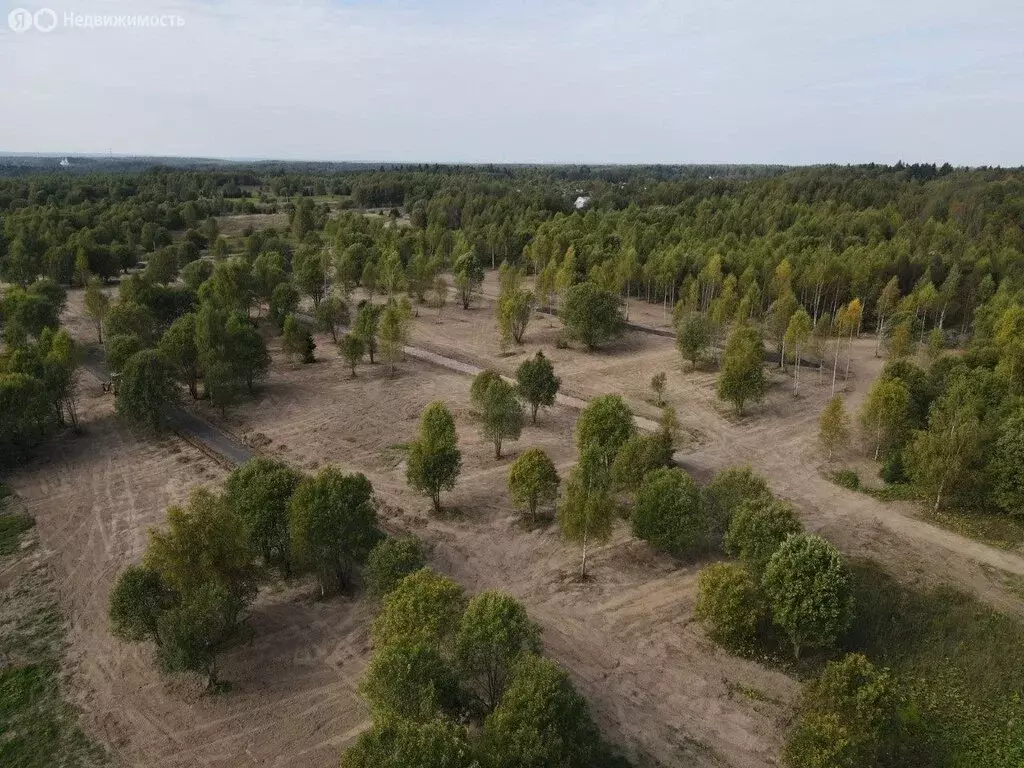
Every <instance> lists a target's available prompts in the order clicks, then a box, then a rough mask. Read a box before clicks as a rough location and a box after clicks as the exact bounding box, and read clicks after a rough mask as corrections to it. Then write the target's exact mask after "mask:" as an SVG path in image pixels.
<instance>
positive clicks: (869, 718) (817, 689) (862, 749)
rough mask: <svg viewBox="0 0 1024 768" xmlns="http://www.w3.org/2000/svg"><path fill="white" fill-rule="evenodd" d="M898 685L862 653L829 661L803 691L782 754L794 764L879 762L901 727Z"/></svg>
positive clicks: (823, 767) (800, 767) (819, 767)
mask: <svg viewBox="0 0 1024 768" xmlns="http://www.w3.org/2000/svg"><path fill="white" fill-rule="evenodd" d="M896 701H897V697H896V691H895V683H894V681H893V679H892V677H891V675H890V674H889V672H888V670H884V669H883V670H878V669H876V668H875V667H874V666H873V665H872V664H871V662H870V661H868V660H867V658H865V657H864V656H862V655H860V654H854V653H851V654H849V655H847V656H844V657H843V658H842V659H840V660H839V661H832V662H829V663H828V665H827V666H826V667H825V671H824V672H822V674H821V677H820V678H818V679H817V680H815V681H812V682H811V683H809V684H808V685H807V687H806V689H805V690H804V694H803V697H802V700H801V703H800V710H799V714H798V716H797V721H796V725H795V726H794V728H793V731H792V732H791V733H790V735H789V739H788V741H787V743H786V748H785V751H784V753H783V758H784V760H785V762H786V765H789V766H792V768H834V766H850V768H855V767H859V766H869V765H877V764H878V763H879V758H880V757H883V756H884V753H885V752H886V751H887V748H888V746H889V742H890V739H891V738H892V736H893V734H894V733H895V730H896Z"/></svg>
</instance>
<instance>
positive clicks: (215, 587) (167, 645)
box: [157, 582, 239, 688]
mask: <svg viewBox="0 0 1024 768" xmlns="http://www.w3.org/2000/svg"><path fill="white" fill-rule="evenodd" d="M238 610H239V606H238V602H237V600H235V599H234V598H233V597H232V596H231V594H230V593H229V592H228V590H227V589H225V588H224V586H223V585H221V584H219V583H217V582H207V583H204V584H202V585H200V586H198V587H196V589H195V590H193V591H191V592H188V593H186V594H185V595H184V596H183V597H182V598H181V600H180V601H178V602H176V603H175V605H174V606H173V607H171V608H170V609H168V610H166V611H164V612H163V613H162V614H160V619H159V622H158V629H157V637H158V642H157V659H158V661H159V662H160V666H161V667H162V668H163V670H164V671H165V672H168V673H175V672H199V673H204V674H206V676H207V687H208V688H215V687H216V686H217V685H218V676H217V656H219V655H220V653H221V652H222V651H223V650H224V649H225V648H227V647H228V645H229V644H230V643H231V642H232V641H233V640H234V639H235V638H236V637H237V635H238V621H237V614H238Z"/></svg>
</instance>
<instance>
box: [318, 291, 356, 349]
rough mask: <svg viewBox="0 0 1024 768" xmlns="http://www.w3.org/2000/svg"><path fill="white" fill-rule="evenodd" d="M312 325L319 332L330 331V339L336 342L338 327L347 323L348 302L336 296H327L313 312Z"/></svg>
mask: <svg viewBox="0 0 1024 768" xmlns="http://www.w3.org/2000/svg"><path fill="white" fill-rule="evenodd" d="M313 317H314V321H315V322H314V326H315V327H316V329H317V330H318V331H319V332H321V333H330V334H331V340H332V341H333V342H334V343H335V344H337V343H338V327H339V326H343V325H348V322H349V316H348V304H346V303H345V302H344V300H342V299H341V298H340V297H338V296H327V297H326V298H325V299H324V300H323V301H321V302H320V304H319V306H317V308H316V311H315V312H314V315H313Z"/></svg>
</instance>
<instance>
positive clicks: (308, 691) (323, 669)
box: [9, 378, 369, 768]
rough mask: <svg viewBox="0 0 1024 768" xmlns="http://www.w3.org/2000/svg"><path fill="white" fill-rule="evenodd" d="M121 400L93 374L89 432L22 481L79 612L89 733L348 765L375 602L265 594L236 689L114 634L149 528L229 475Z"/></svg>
mask: <svg viewBox="0 0 1024 768" xmlns="http://www.w3.org/2000/svg"><path fill="white" fill-rule="evenodd" d="M112 404H113V403H112V399H111V398H110V396H109V395H105V396H104V395H102V394H100V393H99V385H98V384H97V383H96V382H95V381H94V380H92V379H91V378H84V379H83V386H82V403H81V405H82V417H83V423H84V426H85V434H84V435H82V436H80V437H77V438H75V437H71V436H66V437H61V438H58V439H56V440H54V443H53V445H52V446H50V448H49V449H48V450H47V455H48V457H49V460H48V461H46V462H45V463H43V462H40V463H38V464H36V465H34V466H30V467H27V468H25V469H23V470H21V471H19V472H18V473H16V474H15V475H14V476H13V477H11V478H10V480H9V484H10V486H11V487H12V489H13V490H15V491H16V492H17V493H18V494H19V495H20V496H21V497H22V498H23V499H24V501H25V505H26V507H27V509H28V511H29V512H31V513H32V514H34V515H35V516H36V520H37V529H38V535H39V539H40V543H41V546H42V547H43V551H44V552H45V554H46V555H47V556H48V558H49V563H50V567H51V570H52V572H53V575H54V582H55V585H56V587H57V591H58V594H59V599H60V604H61V608H62V610H63V612H64V613H65V614H66V615H67V616H68V619H69V622H70V626H69V631H68V641H69V645H70V651H69V659H68V661H69V664H70V667H71V668H72V669H75V670H76V676H75V679H74V683H73V688H74V690H75V691H76V694H77V695H76V703H77V704H78V705H79V706H80V707H81V708H82V709H83V711H84V715H83V718H82V724H83V727H84V728H85V730H86V732H87V733H89V734H90V735H91V736H93V737H94V738H97V739H98V740H99V741H102V742H103V743H105V744H107V745H109V746H110V748H111V751H112V752H113V754H114V758H115V762H117V763H120V764H124V765H145V766H167V767H170V766H181V767H182V768H184V767H185V766H196V765H201V766H256V765H260V766H268V765H271V766H274V765H277V766H288V765H294V764H296V763H297V762H298V763H302V764H305V765H312V766H330V765H335V764H336V761H337V757H338V754H339V752H340V751H341V749H342V748H343V747H344V746H345V745H346V744H347V743H348V742H349V741H350V740H351V739H353V738H354V737H355V735H356V734H357V733H358V731H359V730H360V729H361V728H362V727H364V725H365V723H366V713H365V710H364V707H363V704H362V702H361V700H360V699H359V697H358V696H357V695H356V693H355V691H354V687H355V684H356V681H358V679H359V676H360V675H361V672H362V669H363V667H364V666H365V663H366V660H367V651H368V647H367V646H368V640H367V627H368V618H369V612H368V611H367V610H366V608H365V607H364V606H363V605H361V604H359V603H353V602H351V601H346V600H344V599H338V600H331V601H328V602H323V603H321V602H316V601H313V600H312V599H311V596H312V591H311V590H306V589H302V588H293V589H290V590H281V591H270V592H268V591H264V593H262V594H261V596H260V598H259V599H258V600H257V602H256V604H255V605H254V606H253V609H252V612H251V616H250V618H249V621H248V624H249V626H250V627H251V629H252V639H251V642H250V643H249V644H245V643H243V644H242V645H240V646H238V647H237V648H235V649H233V650H232V651H231V652H230V653H228V654H226V655H225V657H224V659H223V665H222V667H223V677H224V679H225V680H227V681H229V682H230V683H231V685H232V690H231V692H230V693H229V694H227V695H224V696H212V697H211V696H201V695H200V692H201V690H202V686H201V685H200V684H198V683H197V682H196V681H191V680H183V681H175V682H173V683H168V682H167V681H166V680H164V679H163V678H161V676H160V674H159V673H158V671H157V670H156V668H155V667H154V664H153V659H152V656H151V652H150V651H149V650H148V649H146V648H145V647H140V646H129V645H125V644H122V643H121V642H119V641H117V640H115V639H114V638H113V637H111V635H110V633H109V630H108V622H107V594H108V591H109V589H110V586H111V584H112V583H113V581H114V579H115V578H116V575H117V573H118V572H119V571H120V570H121V569H122V568H123V567H124V566H126V565H128V564H129V563H132V562H135V561H136V560H137V559H138V558H139V557H140V556H141V554H142V551H143V549H144V546H145V536H146V530H147V528H148V527H150V526H152V525H159V524H162V523H163V521H164V519H165V514H164V513H165V510H166V507H167V505H169V504H172V503H176V502H179V501H182V500H184V499H185V498H186V496H187V494H188V492H189V490H190V489H191V488H192V487H194V486H195V485H199V484H210V485H216V484H219V483H220V481H221V480H222V478H223V470H221V469H220V468H219V467H217V466H216V465H215V464H213V463H212V462H211V461H210V460H209V459H208V458H207V457H206V456H204V455H203V454H202V453H200V452H199V451H198V450H196V449H194V448H193V447H192V446H190V445H188V444H187V443H184V442H182V441H180V440H177V439H171V438H167V439H163V440H159V441H153V440H150V439H140V438H138V437H136V436H135V435H133V434H132V433H131V432H130V431H128V430H126V429H125V428H124V427H123V426H122V425H121V424H120V423H119V422H117V421H116V420H115V418H114V416H113V413H112Z"/></svg>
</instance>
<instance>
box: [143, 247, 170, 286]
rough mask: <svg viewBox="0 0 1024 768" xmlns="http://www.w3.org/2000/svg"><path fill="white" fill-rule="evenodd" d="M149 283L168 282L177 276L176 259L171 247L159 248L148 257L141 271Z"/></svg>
mask: <svg viewBox="0 0 1024 768" xmlns="http://www.w3.org/2000/svg"><path fill="white" fill-rule="evenodd" d="M143 274H144V277H145V278H146V280H148V281H149V282H151V283H163V284H167V283H170V282H172V281H173V280H174V278H176V277H177V276H178V260H177V257H176V256H175V253H174V251H173V250H172V249H171V248H161V249H160V250H158V251H156V252H155V253H153V254H151V255H150V257H149V262H148V263H147V264H146V271H145V272H144V273H143Z"/></svg>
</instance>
